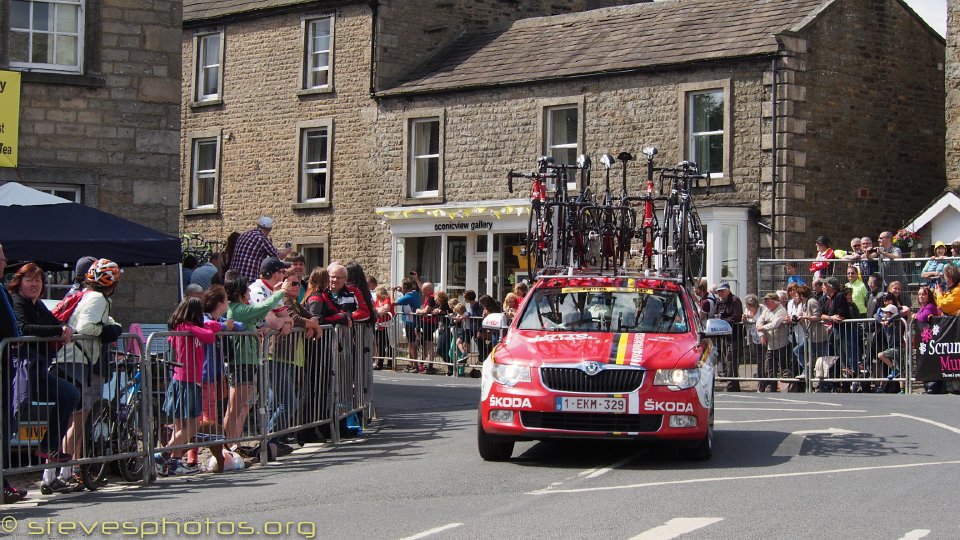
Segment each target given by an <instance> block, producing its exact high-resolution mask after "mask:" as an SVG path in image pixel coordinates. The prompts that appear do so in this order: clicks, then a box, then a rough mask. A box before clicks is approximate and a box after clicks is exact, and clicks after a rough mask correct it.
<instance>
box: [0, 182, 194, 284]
mask: <svg viewBox="0 0 960 540" xmlns="http://www.w3.org/2000/svg"><path fill="white" fill-rule="evenodd" d="M0 244H3V250H4V253H5V255H6V256H7V259H9V263H8V264H16V263H22V262H27V261H33V262H36V263H38V264H40V265H41V266H42V267H44V268H45V269H47V270H64V269H69V270H71V271H72V269H73V266H74V264H75V263H76V262H77V259H79V258H81V257H84V256H87V255H93V256H95V257H102V258H107V259H110V260H112V261H115V262H116V263H117V264H119V265H120V266H121V267H123V266H155V265H165V264H179V263H180V240H179V239H178V238H177V237H175V236H170V235H168V234H164V233H162V232H159V231H155V230H153V229H151V228H149V227H145V226H143V225H139V224H137V223H134V222H132V221H128V220H126V219H123V218H121V217H117V216H114V215H113V214H109V213H107V212H103V211H101V210H97V209H96V208H91V207H89V206H84V205H82V204H77V203H75V202H71V201H68V200H66V199H62V198H60V197H55V196H53V195H48V194H46V193H43V192H41V191H37V190H35V189H32V188H29V187H26V186H24V185H22V184H19V183H17V182H7V183H6V184H4V185H2V186H0Z"/></svg>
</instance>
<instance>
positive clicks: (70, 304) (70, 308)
mask: <svg viewBox="0 0 960 540" xmlns="http://www.w3.org/2000/svg"><path fill="white" fill-rule="evenodd" d="M88 290H89V289H83V290H81V291H77V292H76V293H74V294H72V295H70V296H68V297H66V298H64V299H63V300H61V301H60V302H59V303H58V304H57V305H56V306H54V308H53V310H52V311H51V313H53V316H54V317H56V318H57V320H58V321H60V322H62V323H63V324H67V322H68V321H69V320H70V316H71V315H73V312H74V311H76V310H77V305H78V304H80V300H81V299H82V298H83V295H85V294H86V293H87V291H88Z"/></svg>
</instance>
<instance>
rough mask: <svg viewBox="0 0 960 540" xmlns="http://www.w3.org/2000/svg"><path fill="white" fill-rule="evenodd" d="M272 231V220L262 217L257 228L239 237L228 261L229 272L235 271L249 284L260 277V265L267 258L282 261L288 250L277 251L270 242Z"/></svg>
mask: <svg viewBox="0 0 960 540" xmlns="http://www.w3.org/2000/svg"><path fill="white" fill-rule="evenodd" d="M272 230H273V220H272V219H270V218H269V217H267V216H262V217H261V218H260V219H259V220H258V221H257V226H256V227H254V228H252V229H250V230H249V231H247V232H245V233H243V234H241V235H240V238H237V245H236V247H234V250H233V258H232V260H231V261H230V268H231V270H236V271H237V272H238V273H239V274H240V275H241V276H243V277H245V278H247V280H248V281H249V282H251V283H252V282H254V281H256V280H257V278H259V277H260V263H262V262H263V260H264V259H266V258H267V257H277V258H278V259H283V258H284V257H286V256H287V253H289V252H290V248H284V249H283V250H280V251H278V250H277V248H276V247H274V245H273V242H271V241H270V231H272Z"/></svg>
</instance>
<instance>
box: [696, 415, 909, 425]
mask: <svg viewBox="0 0 960 540" xmlns="http://www.w3.org/2000/svg"><path fill="white" fill-rule="evenodd" d="M890 416H891V415H889V414H872V415H867V416H814V417H809V418H803V417H793V418H764V419H762V420H714V421H713V422H714V423H715V424H761V423H764V422H797V421H803V420H852V419H857V418H890Z"/></svg>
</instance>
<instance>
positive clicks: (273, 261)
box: [260, 257, 290, 275]
mask: <svg viewBox="0 0 960 540" xmlns="http://www.w3.org/2000/svg"><path fill="white" fill-rule="evenodd" d="M287 268H290V263H288V262H283V261H281V260H280V259H278V258H276V257H267V258H266V259H264V260H263V262H261V263H260V275H273V274H276V273H277V272H279V271H280V270H285V269H287Z"/></svg>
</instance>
